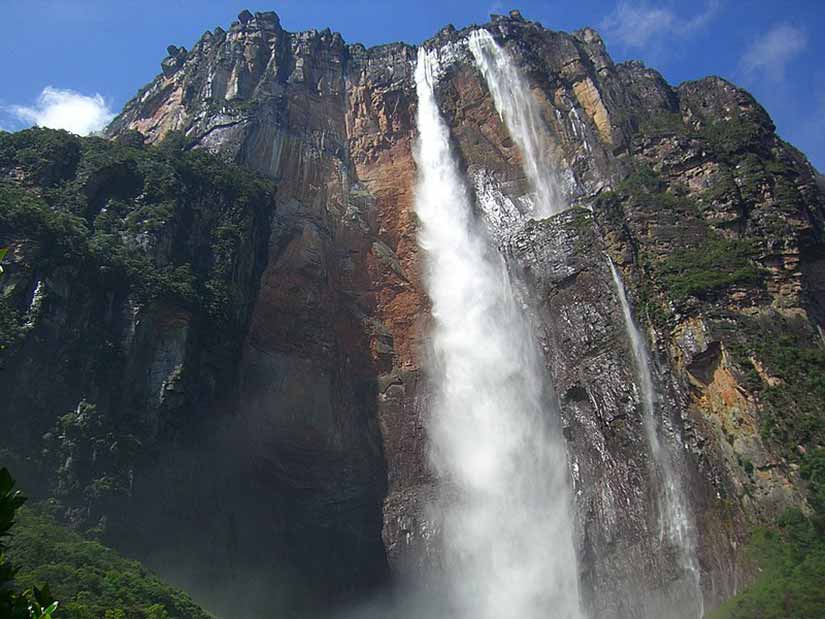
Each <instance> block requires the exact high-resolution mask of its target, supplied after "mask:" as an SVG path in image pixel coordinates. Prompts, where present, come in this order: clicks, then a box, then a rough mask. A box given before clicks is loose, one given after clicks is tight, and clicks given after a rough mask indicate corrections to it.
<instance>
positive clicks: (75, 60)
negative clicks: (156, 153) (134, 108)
mask: <svg viewBox="0 0 825 619" xmlns="http://www.w3.org/2000/svg"><path fill="white" fill-rule="evenodd" d="M245 8H248V9H249V10H251V11H253V12H254V11H266V10H274V11H276V12H277V13H278V15H279V16H280V18H281V24H282V25H283V27H284V28H285V29H287V30H291V31H298V30H307V29H309V28H317V29H319V30H320V29H323V28H325V27H329V28H331V29H332V30H334V31H338V32H341V33H342V34H343V36H344V39H345V40H346V41H347V42H349V43H356V42H361V43H364V44H365V45H368V46H369V45H376V44H380V43H388V42H391V41H406V42H408V43H418V42H420V41H422V40H424V39H426V38H429V37H431V36H432V35H433V34H435V32H436V31H438V30H439V29H440V28H441V27H443V26H445V25H446V24H448V23H452V24H454V25H455V26H456V27H458V28H461V27H463V26H466V25H469V24H472V23H484V22H485V21H487V20H488V15H489V14H490V13H491V12H492V13H503V12H506V11H507V10H510V9H511V8H517V9H519V10H520V11H521V12H522V14H523V15H524V16H525V17H526V18H527V19H531V20H534V21H538V22H541V23H542V24H543V25H544V26H545V27H547V28H550V29H552V30H565V31H570V30H575V29H578V28H582V27H584V26H590V27H593V28H595V29H596V30H598V31H599V32H600V33H601V35H602V37H603V38H604V40H605V43H606V45H607V49H608V51H609V52H610V55H611V56H612V58H613V59H614V61H616V62H620V61H622V60H628V59H637V60H642V61H644V62H645V63H646V64H647V65H648V66H650V67H653V68H655V69H657V70H659V71H660V72H661V73H662V74H663V75H664V76H665V79H667V80H668V81H669V82H670V83H671V84H674V85H675V84H678V83H680V82H682V81H685V80H692V79H699V78H701V77H704V76H706V75H720V76H722V77H724V78H726V79H728V80H730V81H732V82H734V83H735V84H737V85H739V86H742V87H744V88H746V89H747V90H748V91H750V92H751V93H752V94H753V95H754V96H755V97H756V99H757V100H758V101H759V102H760V103H761V104H762V105H763V106H764V107H765V108H766V109H767V110H768V112H769V113H770V115H771V117H772V118H773V120H774V122H775V123H776V125H777V129H778V132H779V135H780V136H781V137H782V138H784V139H785V140H787V141H789V142H791V143H792V144H794V145H795V146H797V147H798V148H800V149H801V150H802V151H803V152H804V153H805V154H807V155H808V157H809V158H810V159H811V161H812V163H813V164H814V165H815V166H816V167H817V168H818V169H819V170H821V171H825V63H823V62H822V60H823V59H825V36H823V33H825V0H784V1H782V2H775V1H771V0H693V1H690V2H686V1H684V0H682V1H679V0H660V1H659V2H649V1H647V0H602V1H596V0H566V1H563V0H521V1H520V2H517V1H516V0H507V1H501V0H479V1H473V0H398V1H395V0H393V1H389V0H387V1H383V2H382V1H379V0H268V1H265V2H256V1H253V0H245V1H243V0H242V1H238V2H236V1H231V0H117V1H115V0H0V23H2V24H4V26H5V28H4V32H3V37H1V38H0V75H2V77H3V84H4V86H3V88H2V89H0V129H5V130H8V131H15V130H18V129H22V128H24V127H27V126H30V125H32V124H38V125H42V126H51V127H60V128H65V129H68V130H70V131H73V132H75V133H79V134H87V133H90V132H93V131H97V130H99V129H100V128H101V127H103V126H104V125H105V124H106V123H107V122H108V121H109V120H110V119H111V118H112V116H113V114H115V113H117V112H118V111H119V110H120V109H121V108H122V107H123V105H124V104H125V103H126V101H128V100H129V99H130V98H131V97H133V96H134V95H135V93H136V92H137V90H138V89H139V88H140V87H141V86H143V85H144V84H145V83H147V82H149V81H150V80H151V79H152V78H153V77H154V76H155V75H157V74H158V73H159V71H160V61H161V60H162V59H163V58H164V56H165V55H166V47H167V45H170V44H174V45H178V46H184V47H186V48H191V47H192V45H193V43H194V42H195V41H197V39H198V38H199V37H200V35H201V34H202V33H203V32H204V31H205V30H212V29H214V28H215V27H216V26H222V27H223V28H227V27H228V26H229V24H230V23H231V22H232V21H233V20H235V19H237V14H238V13H239V12H240V11H241V10H243V9H245Z"/></svg>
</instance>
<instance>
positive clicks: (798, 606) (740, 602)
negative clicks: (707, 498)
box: [707, 449, 825, 619]
mask: <svg viewBox="0 0 825 619" xmlns="http://www.w3.org/2000/svg"><path fill="white" fill-rule="evenodd" d="M800 472H801V474H802V477H803V478H804V479H806V480H808V494H809V498H808V501H809V504H810V505H811V507H812V508H813V514H812V515H811V516H810V517H808V516H805V515H804V514H803V513H802V512H800V511H799V510H789V511H788V512H787V513H786V514H785V515H784V516H783V517H782V518H781V519H780V520H779V522H778V523H777V525H776V526H775V527H772V528H762V529H759V530H757V531H756V532H755V533H754V535H753V538H752V541H751V543H750V545H749V547H748V553H749V555H750V557H751V558H752V560H753V561H754V562H755V563H756V564H757V565H758V566H759V568H760V570H761V572H760V574H759V577H758V578H757V580H756V582H755V583H754V584H753V585H752V586H751V587H750V588H748V589H747V590H746V591H744V592H743V593H740V594H739V595H737V596H736V597H734V598H732V599H730V600H728V601H727V602H726V603H725V604H723V605H722V606H721V607H720V608H719V609H717V610H716V611H714V612H712V613H710V614H708V615H707V618H708V619H787V618H800V619H803V618H804V619H808V618H810V619H814V618H816V617H823V616H825V449H817V450H815V451H813V452H811V453H810V454H809V455H806V456H805V458H804V459H803V462H802V466H801V468H800Z"/></svg>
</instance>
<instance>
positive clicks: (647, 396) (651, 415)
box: [608, 258, 704, 618]
mask: <svg viewBox="0 0 825 619" xmlns="http://www.w3.org/2000/svg"><path fill="white" fill-rule="evenodd" d="M608 264H609V265H610V273H611V275H612V276H613V282H614V284H615V285H616V291H617V293H618V296H619V303H620V304H621V306H622V314H623V316H624V324H625V330H626V331H627V336H628V339H629V340H630V345H631V349H632V353H633V365H634V369H635V371H636V379H637V380H638V382H639V389H640V391H641V396H642V409H643V413H644V426H645V432H646V434H647V441H648V445H649V447H650V453H651V456H652V457H653V463H654V465H655V467H656V471H655V473H656V474H657V476H658V478H659V480H660V483H661V491H660V492H659V497H658V500H659V506H658V507H659V536H660V539H662V540H664V539H667V540H668V541H669V542H670V543H671V544H672V545H673V546H674V547H675V548H676V549H677V551H678V553H679V560H680V563H681V566H680V567H681V568H682V569H683V570H684V571H685V572H686V573H687V574H688V576H689V577H690V579H691V581H692V585H693V587H694V590H693V591H692V592H691V593H692V596H693V597H694V599H695V602H696V604H697V614H696V616H697V617H700V618H701V617H702V616H703V615H704V599H703V596H702V586H701V573H700V571H699V562H698V559H697V558H696V542H695V539H694V527H693V524H692V522H691V516H690V512H689V510H688V506H687V500H686V498H685V495H684V493H683V492H682V488H681V485H680V483H679V480H678V477H677V475H676V471H675V470H674V468H673V462H672V460H671V458H670V454H669V453H668V450H667V449H666V448H665V447H663V446H662V443H661V441H660V440H659V428H658V422H657V418H656V389H655V387H654V385H653V375H652V373H651V371H650V355H649V353H648V351H647V346H646V345H645V341H644V339H643V338H642V334H641V333H640V332H639V329H638V327H637V326H636V323H635V321H634V320H633V314H632V313H631V311H630V303H628V301H627V293H626V292H625V288H624V284H623V283H622V278H621V277H620V276H619V272H618V270H617V269H616V265H614V264H613V261H612V260H610V258H608Z"/></svg>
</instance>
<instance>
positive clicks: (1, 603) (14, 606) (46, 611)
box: [0, 467, 57, 619]
mask: <svg viewBox="0 0 825 619" xmlns="http://www.w3.org/2000/svg"><path fill="white" fill-rule="evenodd" d="M25 502H26V497H25V496H23V493H22V492H20V491H19V490H15V489H14V479H13V478H12V476H11V474H10V473H9V471H8V469H6V468H5V467H3V468H0V619H52V616H53V615H54V613H55V612H56V611H57V602H56V601H55V600H54V599H53V598H52V595H51V593H50V592H49V587H48V585H44V586H43V587H42V588H38V587H32V588H31V589H27V590H26V591H24V592H23V593H16V592H15V591H14V575H15V572H16V571H17V570H15V569H14V567H12V565H11V564H10V563H9V561H8V560H7V558H6V539H7V538H8V537H9V535H10V534H11V528H12V526H13V525H14V516H15V514H16V513H17V510H18V509H19V508H20V506H21V505H23V503H25Z"/></svg>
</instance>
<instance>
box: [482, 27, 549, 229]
mask: <svg viewBox="0 0 825 619" xmlns="http://www.w3.org/2000/svg"><path fill="white" fill-rule="evenodd" d="M468 44H469V47H470V52H471V53H472V54H473V57H474V58H475V61H476V64H477V65H478V68H479V69H480V70H481V73H482V75H483V76H484V79H485V80H486V82H487V87H488V88H489V89H490V94H491V95H492V96H493V103H494V104H495V106H496V110H497V111H498V113H499V116H501V118H502V120H503V121H504V123H505V125H507V129H508V130H509V131H510V136H511V137H512V138H513V141H514V142H515V143H516V145H517V146H518V147H519V150H520V151H521V154H522V158H523V160H524V172H525V174H526V175H527V179H528V180H529V181H530V183H531V185H532V186H533V188H534V190H535V192H536V202H535V205H534V208H533V213H532V215H533V216H534V217H549V216H551V215H555V214H556V213H560V212H561V211H563V210H564V209H565V204H564V201H563V200H562V198H561V196H560V192H559V191H558V188H557V187H558V184H557V183H556V182H555V177H554V174H553V169H554V167H553V161H552V160H551V158H550V145H549V144H548V142H547V140H546V138H545V136H546V134H547V130H546V128H545V126H544V121H543V120H542V117H541V111H540V110H539V107H538V104H537V103H536V100H535V99H534V98H533V96H532V95H531V94H530V87H529V85H528V84H527V82H526V80H524V78H523V77H522V76H521V73H520V71H519V70H518V68H516V66H515V65H514V64H513V61H512V59H511V58H510V56H509V54H507V53H506V52H505V51H504V50H503V49H501V47H499V45H498V43H496V41H495V39H493V37H492V35H491V34H490V33H489V32H487V31H486V30H484V29H479V30H474V31H473V32H472V33H470V37H469V40H468Z"/></svg>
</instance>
